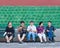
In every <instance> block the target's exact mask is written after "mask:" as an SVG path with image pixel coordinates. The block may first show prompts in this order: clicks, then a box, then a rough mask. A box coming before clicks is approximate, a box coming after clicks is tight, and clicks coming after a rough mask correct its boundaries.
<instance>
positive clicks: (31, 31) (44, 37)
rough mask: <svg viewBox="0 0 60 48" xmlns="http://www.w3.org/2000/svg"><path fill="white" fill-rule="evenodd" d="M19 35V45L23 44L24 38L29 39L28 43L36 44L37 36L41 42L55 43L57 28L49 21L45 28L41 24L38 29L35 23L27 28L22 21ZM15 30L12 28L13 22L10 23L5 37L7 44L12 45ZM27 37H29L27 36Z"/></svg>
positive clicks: (31, 23) (41, 23) (31, 22)
mask: <svg viewBox="0 0 60 48" xmlns="http://www.w3.org/2000/svg"><path fill="white" fill-rule="evenodd" d="M17 30H18V34H17V38H18V40H19V43H22V42H23V40H24V38H25V37H26V38H27V41H30V40H31V38H32V41H34V42H35V39H36V36H38V37H39V39H40V42H41V43H42V42H47V41H49V42H54V41H55V40H54V36H55V35H54V32H55V30H56V29H55V28H54V26H52V22H51V21H48V25H47V27H44V25H43V22H42V21H41V22H39V25H38V26H37V27H36V26H35V25H34V22H33V21H30V25H29V26H28V27H26V26H25V22H24V21H21V22H20V26H19V27H18V28H17ZM14 33H15V29H14V27H13V26H12V22H8V26H7V27H6V30H5V33H4V37H5V39H6V42H7V43H10V42H11V40H12V39H13V38H14ZM26 35H27V36H26Z"/></svg>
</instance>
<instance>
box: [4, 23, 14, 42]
mask: <svg viewBox="0 0 60 48" xmlns="http://www.w3.org/2000/svg"><path fill="white" fill-rule="evenodd" d="M14 32H15V31H14V27H13V26H12V23H11V22H8V26H7V27H6V30H5V33H4V35H5V39H6V41H7V42H8V43H9V42H10V41H11V40H12V39H13V35H14Z"/></svg>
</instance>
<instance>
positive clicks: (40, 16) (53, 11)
mask: <svg viewBox="0 0 60 48" xmlns="http://www.w3.org/2000/svg"><path fill="white" fill-rule="evenodd" d="M21 20H23V21H25V22H26V26H27V25H28V24H29V21H31V20H33V21H34V22H35V25H36V26H37V25H38V23H39V22H40V21H43V22H44V25H47V21H52V23H53V25H54V26H55V27H56V28H60V6H0V28H5V27H6V26H7V23H8V21H12V23H13V26H14V27H18V26H19V24H20V21H21Z"/></svg>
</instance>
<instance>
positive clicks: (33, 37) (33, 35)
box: [31, 32, 35, 41]
mask: <svg viewBox="0 0 60 48" xmlns="http://www.w3.org/2000/svg"><path fill="white" fill-rule="evenodd" d="M31 35H32V39H33V41H35V33H34V32H32V34H31Z"/></svg>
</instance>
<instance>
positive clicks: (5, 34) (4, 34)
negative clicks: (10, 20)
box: [3, 27, 8, 36]
mask: <svg viewBox="0 0 60 48" xmlns="http://www.w3.org/2000/svg"><path fill="white" fill-rule="evenodd" d="M7 29H8V28H7V27H6V29H5V33H4V34H3V36H5V35H6V34H7Z"/></svg>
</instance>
